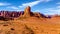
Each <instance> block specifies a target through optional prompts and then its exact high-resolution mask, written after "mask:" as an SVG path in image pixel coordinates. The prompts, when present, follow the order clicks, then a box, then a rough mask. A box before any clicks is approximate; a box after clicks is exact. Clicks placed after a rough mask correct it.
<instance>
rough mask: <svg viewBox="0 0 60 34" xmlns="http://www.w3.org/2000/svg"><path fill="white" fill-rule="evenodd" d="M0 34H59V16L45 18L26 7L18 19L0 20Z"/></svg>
mask: <svg viewBox="0 0 60 34" xmlns="http://www.w3.org/2000/svg"><path fill="white" fill-rule="evenodd" d="M47 17H48V16H47ZM0 34H60V16H52V17H49V18H46V17H45V16H44V15H42V14H41V13H37V12H35V13H34V12H31V7H30V6H28V7H26V8H25V10H24V14H21V16H20V17H18V18H16V19H14V20H8V21H2V20H0Z"/></svg>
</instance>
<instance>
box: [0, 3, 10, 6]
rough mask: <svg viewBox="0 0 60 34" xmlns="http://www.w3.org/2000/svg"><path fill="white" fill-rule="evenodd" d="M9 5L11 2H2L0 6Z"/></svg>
mask: <svg viewBox="0 0 60 34" xmlns="http://www.w3.org/2000/svg"><path fill="white" fill-rule="evenodd" d="M7 5H11V4H10V3H2V2H0V6H7Z"/></svg>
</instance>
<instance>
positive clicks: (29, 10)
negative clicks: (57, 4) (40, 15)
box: [23, 6, 31, 17]
mask: <svg viewBox="0 0 60 34" xmlns="http://www.w3.org/2000/svg"><path fill="white" fill-rule="evenodd" d="M23 16H25V17H30V16H31V8H30V6H27V7H26V8H25V10H24V15H23Z"/></svg>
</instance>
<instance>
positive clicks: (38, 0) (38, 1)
mask: <svg viewBox="0 0 60 34" xmlns="http://www.w3.org/2000/svg"><path fill="white" fill-rule="evenodd" d="M49 1H51V0H37V1H34V2H29V3H24V4H22V5H20V6H19V7H20V8H21V7H26V6H30V7H32V6H35V5H37V4H39V3H41V2H49Z"/></svg>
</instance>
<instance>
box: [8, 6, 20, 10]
mask: <svg viewBox="0 0 60 34" xmlns="http://www.w3.org/2000/svg"><path fill="white" fill-rule="evenodd" d="M7 8H11V9H19V8H18V7H15V6H9V7H7Z"/></svg>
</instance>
